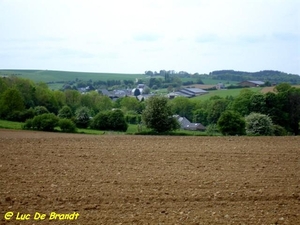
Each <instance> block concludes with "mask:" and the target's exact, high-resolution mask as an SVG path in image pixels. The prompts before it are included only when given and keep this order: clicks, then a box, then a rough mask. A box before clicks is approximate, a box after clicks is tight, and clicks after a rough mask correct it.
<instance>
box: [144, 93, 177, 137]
mask: <svg viewBox="0 0 300 225" xmlns="http://www.w3.org/2000/svg"><path fill="white" fill-rule="evenodd" d="M142 119H143V121H144V123H145V125H146V126H147V127H148V128H150V129H152V130H153V131H155V132H159V133H160V132H167V131H172V130H176V129H179V124H178V122H177V120H176V119H175V118H174V117H173V115H172V111H171V107H170V105H168V99H167V98H166V97H162V96H153V97H150V98H149V99H148V100H147V103H146V108H145V110H144V111H143V113H142Z"/></svg>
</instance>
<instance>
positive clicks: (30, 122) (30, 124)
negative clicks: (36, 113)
mask: <svg viewBox="0 0 300 225" xmlns="http://www.w3.org/2000/svg"><path fill="white" fill-rule="evenodd" d="M22 128H23V129H25V130H30V129H33V119H27V120H26V121H25V124H24V125H23V127H22Z"/></svg>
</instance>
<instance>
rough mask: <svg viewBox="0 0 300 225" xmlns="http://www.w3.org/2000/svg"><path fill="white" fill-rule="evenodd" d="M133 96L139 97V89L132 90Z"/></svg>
mask: <svg viewBox="0 0 300 225" xmlns="http://www.w3.org/2000/svg"><path fill="white" fill-rule="evenodd" d="M133 95H134V96H139V95H141V91H140V89H138V88H136V89H135V90H134V92H133Z"/></svg>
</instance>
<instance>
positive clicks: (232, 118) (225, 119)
mask: <svg viewBox="0 0 300 225" xmlns="http://www.w3.org/2000/svg"><path fill="white" fill-rule="evenodd" d="M217 125H218V127H219V130H220V131H221V133H222V134H223V135H243V134H245V120H244V118H243V117H242V116H241V115H240V114H239V113H238V112H235V111H230V110H227V111H225V112H223V113H222V114H221V116H220V118H219V120H218V123H217Z"/></svg>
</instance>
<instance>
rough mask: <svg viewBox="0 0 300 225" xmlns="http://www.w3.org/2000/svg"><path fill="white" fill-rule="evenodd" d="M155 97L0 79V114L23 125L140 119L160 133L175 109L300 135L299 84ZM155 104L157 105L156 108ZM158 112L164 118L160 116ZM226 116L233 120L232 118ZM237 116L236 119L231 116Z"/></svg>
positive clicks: (66, 126) (209, 120)
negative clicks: (259, 123) (114, 95)
mask: <svg viewBox="0 0 300 225" xmlns="http://www.w3.org/2000/svg"><path fill="white" fill-rule="evenodd" d="M156 98H157V97H154V98H153V99H152V100H146V101H138V100H137V99H136V98H135V97H123V98H119V99H117V100H116V101H112V100H111V99H110V98H109V97H107V96H104V95H101V94H99V93H98V92H97V91H91V92H88V93H86V94H81V93H80V92H78V91H77V90H64V91H62V90H50V89H49V88H48V87H47V85H46V84H44V83H34V82H32V81H30V80H26V79H21V78H17V77H5V78H1V79H0V106H1V107H0V118H1V119H4V120H11V121H21V122H25V121H27V122H28V123H26V127H27V128H28V129H46V130H52V129H54V127H55V126H59V127H60V128H61V129H62V130H65V131H68V130H69V131H70V130H74V129H75V128H76V127H79V128H81V127H82V128H88V127H90V128H93V129H100V130H120V131H121V130H122V131H124V130H126V129H127V127H128V123H132V124H140V123H143V124H145V125H146V126H147V127H148V128H151V129H153V130H156V131H158V132H161V131H165V130H166V129H167V127H169V128H168V129H171V130H172V129H177V128H178V126H177V125H176V124H173V122H174V121H173V119H171V117H172V115H175V114H177V115H180V116H183V117H186V118H187V119H189V120H190V121H192V122H200V123H202V124H203V125H205V126H207V128H208V130H211V129H215V130H218V131H220V132H222V133H224V134H230V135H232V134H234V133H235V132H236V134H245V133H248V134H251V132H252V134H268V135H269V134H271V133H273V134H277V135H279V134H295V135H298V134H299V121H300V89H299V88H295V87H292V86H291V85H290V84H287V83H281V84H279V85H277V86H276V87H275V92H268V93H265V94H264V93H257V92H254V91H252V89H251V88H245V89H243V90H242V91H241V92H240V94H239V95H238V96H236V97H232V96H228V97H225V98H222V97H219V96H213V97H211V98H210V99H208V100H199V101H197V102H195V101H193V100H192V99H188V98H184V97H177V98H175V99H172V100H169V99H164V98H163V97H162V98H163V100H160V101H158V100H154V99H156ZM156 105H158V106H159V108H158V109H159V110H158V109H157V110H156V109H155V107H156ZM153 107H154V109H153ZM164 110H165V111H164ZM163 112H164V113H163ZM253 113H256V114H253ZM50 114H51V115H50ZM53 115H54V116H53ZM162 115H164V117H163V118H161V117H160V116H162ZM250 115H251V117H248V116H250ZM261 115H264V119H259V118H261ZM155 116H157V117H156V118H155ZM253 117H254V119H253ZM266 117H267V119H266ZM150 118H154V119H152V121H153V122H155V121H156V122H157V121H158V126H160V128H158V129H156V128H155V125H154V126H153V124H152V122H151V119H150ZM224 118H225V119H224ZM229 118H231V119H232V121H231V122H230V120H229ZM236 118H238V120H237V121H236V120H234V119H236ZM256 120H257V121H258V120H259V121H260V120H261V121H267V120H268V121H271V125H269V126H271V127H272V130H273V131H272V132H271V133H270V132H265V133H264V132H261V131H259V132H254V131H253V130H255V129H256V128H251V126H250V125H251V123H250V122H249V121H256ZM47 121H52V122H53V124H54V125H55V126H52V127H49V125H47ZM149 121H150V122H149ZM222 121H223V122H222ZM224 121H225V122H224ZM238 121H240V122H238ZM241 121H242V122H241ZM243 121H244V123H243ZM247 121H248V122H247ZM264 123H265V124H268V122H264ZM50 124H51V123H50ZM247 124H248V127H247ZM249 124H250V125H249ZM230 125H231V127H230ZM226 126H227V128H226ZM238 126H242V130H243V131H244V132H238V130H234V129H236V128H237V127H238ZM74 127H75V128H74ZM73 128H74V129H73ZM250 128H251V129H252V131H251V129H250ZM168 129H167V130H168ZM247 130H248V132H246V131H247Z"/></svg>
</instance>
